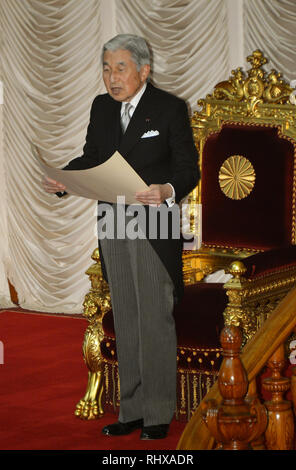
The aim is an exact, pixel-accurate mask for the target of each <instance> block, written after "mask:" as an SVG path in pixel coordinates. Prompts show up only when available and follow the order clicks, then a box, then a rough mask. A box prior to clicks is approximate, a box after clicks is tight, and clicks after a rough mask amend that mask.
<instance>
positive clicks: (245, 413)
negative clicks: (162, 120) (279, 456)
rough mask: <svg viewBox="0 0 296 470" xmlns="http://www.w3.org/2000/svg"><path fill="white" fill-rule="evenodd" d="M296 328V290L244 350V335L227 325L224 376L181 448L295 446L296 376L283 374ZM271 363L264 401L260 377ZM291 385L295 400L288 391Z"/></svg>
mask: <svg viewBox="0 0 296 470" xmlns="http://www.w3.org/2000/svg"><path fill="white" fill-rule="evenodd" d="M295 327H296V288H293V289H292V290H291V291H290V292H289V293H288V294H287V295H286V297H285V298H284V299H283V300H282V301H281V303H280V304H279V305H278V307H277V308H276V309H275V310H274V311H273V313H272V314H271V315H270V316H269V318H268V319H267V320H266V321H265V323H264V324H263V325H262V327H261V328H260V330H258V332H257V333H256V334H255V335H254V336H253V337H252V338H251V339H250V340H249V341H248V343H247V344H246V345H245V346H244V348H243V350H242V351H241V354H240V349H241V334H240V331H239V330H238V328H236V327H232V326H229V327H226V328H225V329H224V330H223V332H222V334H221V343H222V348H223V351H224V359H223V362H222V365H221V369H220V372H219V378H218V380H217V382H216V383H215V384H214V385H213V387H212V388H211V390H210V391H209V392H208V394H207V395H206V396H205V398H204V399H203V401H202V402H201V403H200V405H199V407H198V409H197V410H196V412H195V414H194V415H193V417H192V418H191V420H190V421H189V423H188V424H187V426H186V428H185V430H184V432H183V434H182V436H181V439H180V441H179V443H178V447H177V449H178V450H209V449H215V448H222V449H233V450H234V449H255V450H257V449H270V450H292V449H294V448H295V440H294V435H295V431H294V414H293V404H294V410H295V408H296V375H294V373H295V374H296V372H295V371H293V374H292V377H291V379H289V378H287V377H283V376H282V374H281V372H282V369H283V367H284V364H285V357H284V356H285V354H284V344H285V342H286V341H287V339H288V338H289V337H290V335H291V333H292V332H293V331H294V330H295ZM265 365H267V367H268V368H269V369H270V376H269V377H268V378H265V379H264V381H263V387H264V389H265V390H268V391H269V393H270V394H271V399H270V400H269V401H265V402H264V403H261V402H260V400H259V398H258V397H257V391H256V377H257V376H258V375H259V374H260V372H261V371H262V369H263V367H264V366H265ZM289 389H290V391H291V396H292V402H291V401H289V400H286V399H285V397H284V394H285V393H286V392H287V391H288V390H289Z"/></svg>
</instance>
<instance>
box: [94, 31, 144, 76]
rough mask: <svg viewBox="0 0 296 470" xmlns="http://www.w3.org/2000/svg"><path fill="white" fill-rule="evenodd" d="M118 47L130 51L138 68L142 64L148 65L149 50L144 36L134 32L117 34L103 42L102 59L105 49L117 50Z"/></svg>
mask: <svg viewBox="0 0 296 470" xmlns="http://www.w3.org/2000/svg"><path fill="white" fill-rule="evenodd" d="M119 49H123V50H127V51H130V53H131V56H132V59H133V61H134V62H135V64H136V66H137V69H138V70H140V68H141V67H142V66H143V65H146V64H148V65H150V62H151V59H150V51H149V47H148V44H147V42H146V40H145V39H144V38H142V37H140V36H136V35H135V34H118V35H117V36H115V37H114V38H112V39H110V41H108V42H106V43H105V44H104V46H103V51H102V59H103V56H104V53H105V52H106V51H118V50H119Z"/></svg>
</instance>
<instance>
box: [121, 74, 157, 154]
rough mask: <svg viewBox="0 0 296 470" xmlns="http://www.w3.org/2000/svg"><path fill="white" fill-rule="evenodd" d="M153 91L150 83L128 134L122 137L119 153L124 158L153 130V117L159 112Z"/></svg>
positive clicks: (133, 117)
mask: <svg viewBox="0 0 296 470" xmlns="http://www.w3.org/2000/svg"><path fill="white" fill-rule="evenodd" d="M153 91H154V88H153V86H152V85H150V84H149V83H148V84H147V88H146V90H145V92H144V94H143V96H142V98H141V100H140V101H139V104H138V106H137V107H136V109H135V112H134V114H133V116H132V118H131V120H130V123H129V125H128V127H127V129H126V132H125V133H124V134H123V135H122V139H121V142H120V146H119V152H120V153H121V154H122V156H124V157H126V156H127V155H128V153H129V152H130V151H131V149H132V148H133V147H134V145H136V143H137V142H138V141H139V139H141V136H142V135H143V134H144V133H145V132H147V131H148V130H151V123H152V122H153V117H155V115H156V114H158V112H159V110H158V106H157V102H156V101H155V99H154V98H155V97H154V92H153Z"/></svg>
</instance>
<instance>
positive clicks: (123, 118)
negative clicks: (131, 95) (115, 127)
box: [121, 103, 133, 133]
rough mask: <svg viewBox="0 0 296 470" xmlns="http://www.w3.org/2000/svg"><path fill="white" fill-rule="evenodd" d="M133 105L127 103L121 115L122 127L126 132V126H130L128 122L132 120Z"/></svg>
mask: <svg viewBox="0 0 296 470" xmlns="http://www.w3.org/2000/svg"><path fill="white" fill-rule="evenodd" d="M132 107H133V105H132V104H130V103H125V107H124V111H123V114H122V116H121V127H122V132H123V133H125V131H126V128H127V126H128V123H129V122H130V119H131V115H130V112H131V110H132Z"/></svg>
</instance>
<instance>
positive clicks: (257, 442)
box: [246, 379, 267, 450]
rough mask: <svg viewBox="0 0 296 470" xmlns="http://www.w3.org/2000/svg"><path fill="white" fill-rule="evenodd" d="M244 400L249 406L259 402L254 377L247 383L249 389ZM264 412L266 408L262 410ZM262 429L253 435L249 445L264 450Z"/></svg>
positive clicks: (254, 448)
mask: <svg viewBox="0 0 296 470" xmlns="http://www.w3.org/2000/svg"><path fill="white" fill-rule="evenodd" d="M246 401H247V402H248V403H249V405H250V407H252V406H253V405H256V404H257V403H259V397H258V393H257V383H256V379H253V380H252V382H250V383H249V389H248V393H247V396H246ZM264 413H265V414H266V410H264ZM266 425H267V423H266ZM265 427H266V426H265ZM264 431H265V429H262V430H259V433H257V435H254V438H253V441H252V442H251V447H252V449H253V450H265V449H266V447H265V437H264Z"/></svg>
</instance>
